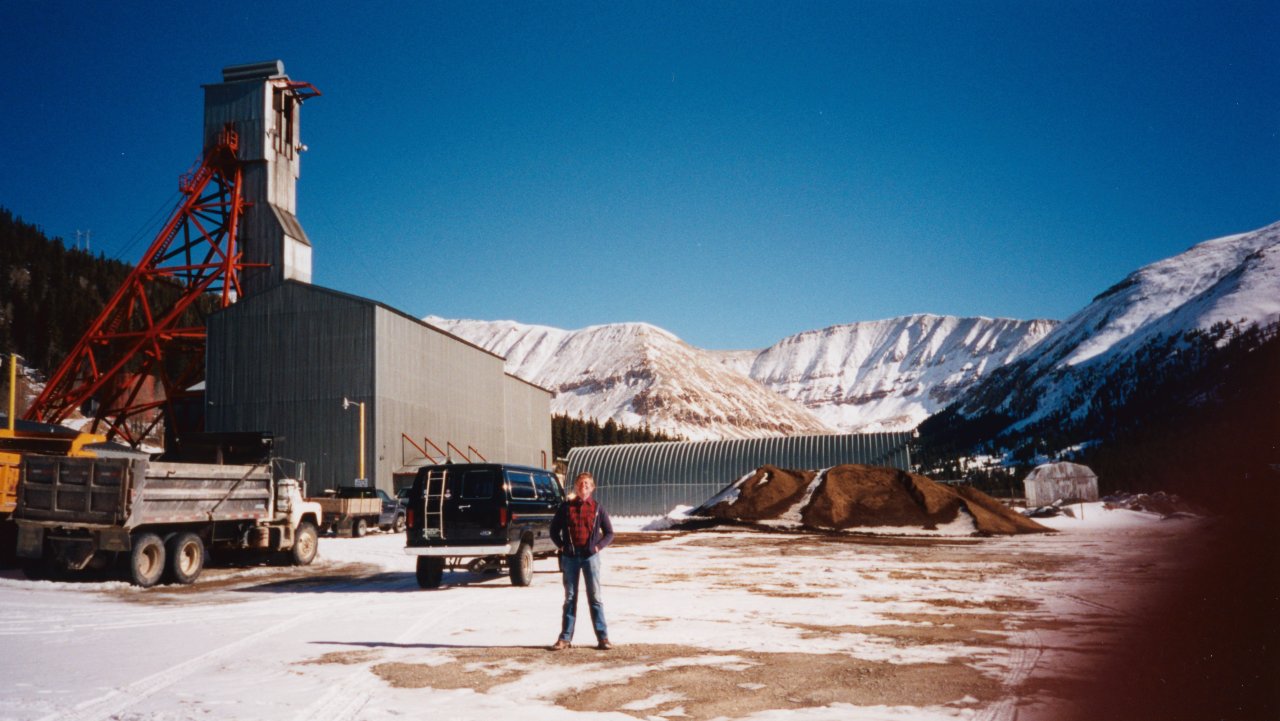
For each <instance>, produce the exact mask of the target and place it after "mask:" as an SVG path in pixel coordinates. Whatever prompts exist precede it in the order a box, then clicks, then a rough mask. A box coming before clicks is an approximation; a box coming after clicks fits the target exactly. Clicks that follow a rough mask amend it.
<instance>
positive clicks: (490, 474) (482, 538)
mask: <svg viewBox="0 0 1280 721" xmlns="http://www.w3.org/2000/svg"><path fill="white" fill-rule="evenodd" d="M563 501H564V489H563V488H561V486H560V483H559V481H558V480H556V477H555V475H554V474H553V473H552V472H551V471H548V470H545V469H542V468H533V467H530V466H517V465H512V464H505V463H465V464H463V463H460V464H447V465H438V466H425V467H423V468H421V469H419V470H418V473H417V475H416V476H415V477H414V481H413V485H412V486H411V487H410V490H409V493H408V515H407V528H406V532H405V534H406V543H405V553H407V554H409V555H413V556H417V577H418V584H419V585H420V586H422V587H423V588H436V587H439V586H440V584H441V582H442V580H443V573H444V571H445V570H446V569H459V568H465V569H467V570H471V571H484V570H502V569H506V570H507V572H508V574H509V575H510V577H511V582H512V583H513V584H514V585H517V586H527V585H529V584H530V583H531V582H532V581H533V560H534V559H535V558H543V557H547V556H552V555H554V554H555V551H556V548H555V544H554V543H553V542H552V540H551V519H552V518H553V517H554V516H555V513H556V510H557V509H558V508H559V507H560V504H561V503H562V502H563Z"/></svg>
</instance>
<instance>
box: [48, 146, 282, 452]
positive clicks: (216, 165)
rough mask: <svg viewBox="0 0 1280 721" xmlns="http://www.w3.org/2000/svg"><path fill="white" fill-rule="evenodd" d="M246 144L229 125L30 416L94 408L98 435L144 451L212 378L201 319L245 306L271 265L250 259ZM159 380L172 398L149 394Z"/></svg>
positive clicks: (60, 416) (52, 417)
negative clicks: (243, 276) (247, 280)
mask: <svg viewBox="0 0 1280 721" xmlns="http://www.w3.org/2000/svg"><path fill="white" fill-rule="evenodd" d="M238 146H239V138H238V136H237V135H236V132H235V130H234V128H233V127H232V125H231V124H227V126H226V127H224V128H223V130H222V131H221V132H220V133H219V134H218V142H217V143H216V144H215V145H214V146H213V147H211V148H210V149H209V151H208V152H207V153H206V154H205V157H204V159H203V160H202V161H200V162H199V163H198V164H197V165H196V166H195V167H194V168H193V169H192V170H191V171H190V172H188V173H186V174H184V175H183V176H182V177H181V179H180V180H179V189H180V190H181V191H182V194H183V196H184V197H183V199H182V201H181V202H179V204H178V207H177V208H176V209H175V210H174V211H173V213H172V214H171V215H170V216H169V219H168V221H167V222H166V223H165V225H164V227H163V228H162V229H161V230H160V232H159V234H158V235H156V238H155V240H154V241H152V243H151V246H150V247H149V248H148V249H147V252H146V254H145V255H144V256H143V257H142V260H141V261H140V262H139V263H138V265H137V266H136V267H135V268H134V269H133V272H131V273H130V274H129V277H128V278H127V279H126V280H125V282H124V284H123V285H122V286H121V287H120V288H119V289H118V290H117V291H116V293H115V295H114V296H112V298H111V300H110V301H109V302H108V303H107V305H106V307H105V308H103V310H102V313H101V314H100V315H99V316H98V317H97V319H96V320H94V322H93V324H92V325H90V326H89V330H87V331H86V332H85V334H84V335H83V336H82V337H81V338H80V340H79V342H77V343H76V346H75V348H74V349H72V351H71V353H70V354H68V355H67V357H66V359H64V360H63V362H62V364H61V365H60V366H58V370H57V371H55V372H54V374H53V376H52V377H51V378H50V380H49V383H48V384H47V385H46V386H45V389H44V392H42V393H41V394H40V397H39V398H38V399H36V402H35V403H34V404H33V405H32V406H31V407H30V408H29V409H28V410H27V414H26V417H27V418H28V419H31V420H39V421H45V422H48V423H58V422H60V421H63V420H65V419H66V418H67V417H68V416H69V415H70V414H71V413H73V412H74V411H75V410H76V409H78V408H92V409H93V410H92V413H91V414H92V416H93V425H92V428H91V429H89V430H91V431H92V432H95V433H105V434H106V435H107V436H108V437H109V438H116V439H120V440H123V441H125V442H127V443H129V444H130V445H133V446H135V447H136V446H138V445H139V444H140V443H141V442H142V440H143V439H144V438H146V437H147V436H148V435H149V434H150V433H151V432H152V431H154V430H155V428H156V425H157V424H158V423H159V422H160V420H161V418H162V417H166V418H167V419H168V421H169V422H174V418H175V415H174V413H173V410H174V403H175V402H177V401H178V400H180V399H182V398H184V397H187V396H190V395H192V392H191V391H189V390H188V389H189V388H191V387H192V386H193V385H195V384H196V383H199V382H200V381H201V380H203V379H204V348H205V327H204V321H203V318H200V317H198V316H199V315H200V314H201V313H202V312H204V311H207V310H208V308H209V306H210V305H213V306H216V307H218V308H225V307H226V306H228V305H230V304H231V303H233V302H235V300H236V298H237V297H239V295H240V273H241V271H243V270H244V269H245V268H253V267H263V266H262V265H261V264H253V263H245V262H244V261H243V253H242V251H241V249H240V247H239V238H238V225H239V222H240V218H241V215H242V214H243V211H244V208H245V205H246V202H245V200H244V198H243V194H242V191H241V177H242V165H241V162H240V161H239V160H238V159H237V157H236V151H237V150H238ZM202 299H203V300H202ZM151 379H154V380H155V382H156V383H158V384H159V386H160V389H161V395H162V396H163V397H152V396H153V394H151V393H143V390H144V388H145V387H146V386H147V385H148V384H149V382H150V381H151ZM162 410H163V411H164V413H163V415H162V414H161V413H160V412H159V411H162Z"/></svg>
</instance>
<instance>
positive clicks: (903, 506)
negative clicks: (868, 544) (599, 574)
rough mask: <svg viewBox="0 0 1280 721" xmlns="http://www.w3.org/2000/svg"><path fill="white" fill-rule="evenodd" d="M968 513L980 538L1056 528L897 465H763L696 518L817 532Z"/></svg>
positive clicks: (940, 522)
mask: <svg viewBox="0 0 1280 721" xmlns="http://www.w3.org/2000/svg"><path fill="white" fill-rule="evenodd" d="M961 510H964V511H966V512H967V513H968V514H969V516H971V517H972V518H973V524H974V526H975V527H976V529H977V532H978V533H983V534H1015V533H1043V532H1047V531H1049V530H1050V529H1048V528H1046V527H1044V526H1042V525H1040V524H1039V523H1036V522H1035V521H1033V520H1031V519H1029V518H1026V517H1025V516H1023V515H1021V514H1019V513H1016V512H1014V511H1012V510H1010V509H1008V508H1005V507H1004V505H1002V504H1001V503H1000V502H999V501H996V500H995V499H994V498H992V497H990V496H988V495H987V494H985V493H982V492H981V491H978V490H976V489H974V488H968V487H963V486H960V487H954V488H953V487H950V486H944V485H942V484H940V483H935V482H934V481H932V480H930V479H928V478H925V477H924V476H919V475H916V474H914V473H907V472H906V471H900V470H898V469H896V468H882V467H879V466H862V465H854V464H848V465H842V466H835V467H832V468H828V469H826V470H824V471H796V470H789V469H785V468H778V467H776V466H761V467H760V468H759V469H757V470H756V471H755V472H754V473H751V474H748V475H746V476H743V477H742V478H740V479H738V480H737V481H736V482H734V483H733V484H731V485H729V486H728V487H727V488H725V489H724V490H723V491H721V492H720V493H718V494H716V495H715V496H714V497H712V498H711V499H710V500H708V501H707V502H706V503H704V504H703V505H702V506H700V507H699V508H697V509H695V510H694V511H692V512H691V513H690V515H692V516H704V517H711V518H716V519H719V520H723V521H733V522H745V523H764V524H767V525H791V526H797V527H802V528H808V529H813V530H839V531H844V530H860V529H864V530H871V529H874V528H884V527H890V528H919V529H921V530H926V531H935V530H937V529H938V527H939V526H945V525H947V524H950V523H952V522H954V521H956V520H957V518H958V517H959V515H960V512H961Z"/></svg>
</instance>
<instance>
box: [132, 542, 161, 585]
mask: <svg viewBox="0 0 1280 721" xmlns="http://www.w3.org/2000/svg"><path fill="white" fill-rule="evenodd" d="M164 556H165V554H164V542H163V541H161V540H160V537H159V536H157V535H156V534H154V533H138V534H135V535H134V537H133V550H131V551H129V581H131V582H132V583H133V584H134V585H137V586H141V587H143V588H151V587H152V586H154V585H156V584H157V583H159V582H160V577H161V576H163V575H164V567H165V563H164Z"/></svg>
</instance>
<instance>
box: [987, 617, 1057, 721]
mask: <svg viewBox="0 0 1280 721" xmlns="http://www.w3.org/2000/svg"><path fill="white" fill-rule="evenodd" d="M1009 640H1010V641H1014V642H1015V644H1016V645H1015V646H1014V648H1013V652H1012V653H1011V654H1010V655H1009V661H1010V664H1009V671H1008V672H1007V673H1006V674H1005V675H1004V678H1002V679H1001V681H1002V682H1003V683H1004V686H1005V688H1007V689H1009V690H1010V691H1013V690H1014V689H1016V688H1017V687H1018V686H1021V685H1022V683H1023V682H1024V681H1026V680H1027V679H1028V678H1030V676H1031V672H1032V671H1035V668H1036V664H1038V663H1039V662H1040V657H1041V656H1042V655H1044V642H1043V641H1042V640H1041V639H1040V634H1039V633H1038V632H1036V631H1022V632H1020V633H1016V634H1014V635H1012V636H1010V637H1009ZM1017 717H1018V697H1017V695H1013V694H1011V695H1009V696H1006V697H1005V698H1002V699H1000V700H999V701H997V702H996V703H994V704H992V705H990V706H988V707H986V708H984V709H982V710H981V711H979V712H978V713H977V715H975V716H974V721H1014V719H1016V718H1017Z"/></svg>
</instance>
